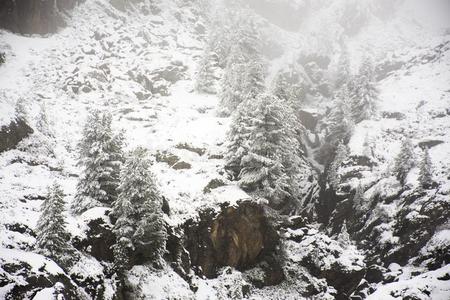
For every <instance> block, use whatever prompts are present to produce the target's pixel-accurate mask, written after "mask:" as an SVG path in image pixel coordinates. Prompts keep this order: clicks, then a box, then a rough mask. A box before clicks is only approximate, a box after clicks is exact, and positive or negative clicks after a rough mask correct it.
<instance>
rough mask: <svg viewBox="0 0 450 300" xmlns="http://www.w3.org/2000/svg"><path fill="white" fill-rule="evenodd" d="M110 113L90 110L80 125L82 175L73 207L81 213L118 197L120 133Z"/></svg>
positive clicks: (121, 160) (120, 153)
mask: <svg viewBox="0 0 450 300" xmlns="http://www.w3.org/2000/svg"><path fill="white" fill-rule="evenodd" d="M111 125H112V116H111V114H109V113H105V114H101V113H100V111H98V110H96V111H93V112H92V113H91V114H90V115H89V116H88V119H87V121H86V124H85V126H84V128H83V137H82V139H81V141H80V144H79V148H80V160H79V164H80V165H81V167H82V168H83V169H82V175H81V177H80V180H79V182H78V185H77V194H76V196H75V199H74V201H73V202H72V210H73V211H74V212H75V213H82V212H84V211H86V210H87V209H89V208H92V207H96V206H105V205H106V206H108V205H110V204H111V203H112V202H113V201H114V200H115V199H116V198H117V187H118V184H119V173H120V167H121V165H122V162H123V152H122V146H123V135H122V134H121V133H119V134H115V133H114V132H113V131H112V128H111Z"/></svg>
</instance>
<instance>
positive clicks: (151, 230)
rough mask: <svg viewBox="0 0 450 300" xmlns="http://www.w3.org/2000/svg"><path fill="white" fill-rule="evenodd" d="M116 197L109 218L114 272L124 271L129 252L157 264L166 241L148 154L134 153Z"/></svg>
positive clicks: (128, 161)
mask: <svg viewBox="0 0 450 300" xmlns="http://www.w3.org/2000/svg"><path fill="white" fill-rule="evenodd" d="M120 179H121V180H120V181H121V184H120V187H119V191H120V193H119V196H118V197H117V199H116V200H115V201H114V203H113V211H112V215H113V216H115V217H118V219H117V221H116V223H115V225H114V229H113V230H114V233H115V234H116V237H117V241H118V242H117V244H116V245H115V246H114V251H115V253H116V255H117V258H116V268H117V269H119V270H120V269H125V268H126V267H127V264H128V257H129V253H130V251H134V253H135V254H136V255H137V256H139V257H144V258H146V259H153V260H158V259H159V258H160V257H161V256H162V255H163V254H164V249H165V243H166V240H167V232H166V229H165V227H164V220H163V213H162V198H161V196H160V194H159V192H158V190H157V188H156V185H155V182H154V178H153V175H152V173H151V171H150V161H149V160H148V158H147V152H146V151H145V150H144V149H142V148H137V149H136V150H134V151H133V152H132V153H131V155H130V157H129V158H128V159H127V160H126V162H125V165H124V167H123V169H122V171H121V174H120Z"/></svg>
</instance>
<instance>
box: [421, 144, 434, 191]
mask: <svg viewBox="0 0 450 300" xmlns="http://www.w3.org/2000/svg"><path fill="white" fill-rule="evenodd" d="M432 168H433V166H432V164H431V157H430V153H429V151H428V148H425V149H424V150H423V157H422V160H421V161H420V170H419V182H420V186H421V187H422V188H424V189H428V188H430V187H431V186H433V175H432Z"/></svg>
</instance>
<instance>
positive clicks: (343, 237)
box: [337, 220, 351, 248]
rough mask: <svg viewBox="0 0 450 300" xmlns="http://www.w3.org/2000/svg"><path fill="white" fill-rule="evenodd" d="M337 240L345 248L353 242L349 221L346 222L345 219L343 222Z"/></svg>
mask: <svg viewBox="0 0 450 300" xmlns="http://www.w3.org/2000/svg"><path fill="white" fill-rule="evenodd" d="M337 241H338V243H339V245H340V246H341V247H343V248H345V247H347V246H349V245H350V244H351V240H350V235H349V234H348V230H347V223H346V222H345V220H344V223H343V224H342V227H341V232H340V233H339V234H338V236H337Z"/></svg>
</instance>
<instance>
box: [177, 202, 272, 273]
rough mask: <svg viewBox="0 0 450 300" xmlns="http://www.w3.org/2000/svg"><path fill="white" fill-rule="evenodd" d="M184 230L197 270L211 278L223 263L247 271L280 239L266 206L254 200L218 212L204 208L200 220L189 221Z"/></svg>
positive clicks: (261, 259) (225, 207)
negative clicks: (271, 222) (267, 213)
mask: <svg viewBox="0 0 450 300" xmlns="http://www.w3.org/2000/svg"><path fill="white" fill-rule="evenodd" d="M184 231H185V237H186V238H185V241H184V243H185V247H186V249H187V250H188V251H189V253H190V257H191V262H192V265H193V266H194V270H195V271H196V273H197V274H199V275H205V276H207V277H209V278H213V277H215V276H217V271H218V269H219V268H220V267H223V266H231V267H234V268H237V269H239V270H245V269H248V268H250V267H252V266H254V265H256V264H257V263H259V262H261V261H263V260H264V258H265V257H270V256H271V255H272V253H273V252H274V250H275V247H276V245H277V244H278V240H279V237H278V234H277V232H276V231H275V230H274V229H273V227H272V226H271V225H270V223H269V221H268V219H267V216H266V213H265V210H264V208H263V207H262V206H261V205H259V204H257V203H254V202H250V201H243V202H240V203H239V204H238V205H237V206H224V207H222V209H221V211H220V212H219V213H218V214H217V215H216V213H215V212H214V211H213V210H212V209H206V210H203V211H201V212H199V220H198V221H194V220H192V219H191V220H189V221H188V222H186V223H185V225H184ZM272 281H276V280H272Z"/></svg>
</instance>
